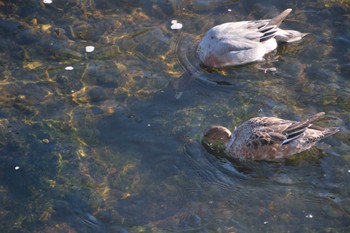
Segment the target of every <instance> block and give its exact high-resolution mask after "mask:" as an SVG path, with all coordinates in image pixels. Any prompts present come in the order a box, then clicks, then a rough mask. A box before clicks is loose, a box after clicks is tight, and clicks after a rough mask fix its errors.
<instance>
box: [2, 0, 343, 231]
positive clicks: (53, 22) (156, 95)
mask: <svg viewBox="0 0 350 233" xmlns="http://www.w3.org/2000/svg"><path fill="white" fill-rule="evenodd" d="M289 7H291V8H293V12H292V13H291V15H290V16H288V18H287V20H286V21H285V22H284V23H283V27H284V28H290V29H295V30H300V31H303V32H309V33H310V35H309V36H307V37H306V38H305V39H304V40H303V41H301V42H298V43H294V44H289V45H283V46H280V47H279V48H278V50H276V51H274V52H272V53H270V54H268V55H267V56H266V61H264V62H261V63H254V64H249V65H245V66H242V67H235V68H232V67H230V68H224V69H209V68H206V67H203V66H201V64H200V63H199V61H198V60H197V58H196V56H195V53H194V51H195V47H196V45H197V43H198V41H199V40H200V38H201V36H202V35H203V34H204V33H205V32H206V31H207V30H208V29H209V28H211V27H212V26H214V25H216V24H219V23H224V22H228V21H239V20H246V19H261V18H271V17H273V16H275V15H277V14H278V13H279V12H281V11H282V10H284V9H286V8H289ZM0 16H1V17H0V48H1V49H0V67H1V69H0V74H1V76H0V90H1V97H0V103H1V108H0V139H1V140H0V225H1V231H2V232H16V233H17V232H79V233H80V232H123V233H124V232H227V233H229V232H348V231H350V199H349V193H350V188H349V187H350V186H349V185H350V154H349V146H350V139H349V135H350V134H349V126H350V125H349V119H350V112H349V109H350V82H349V77H350V76H349V75H350V50H349V48H350V13H349V5H348V3H346V1H345V2H341V1H339V2H337V1H327V0H324V1H304V2H300V1H288V2H279V1H274V0H270V1H224V0H222V1H221V0H216V1H215V0H214V1H206V0H194V1H189V0H184V1H181V0H178V1H175V0H173V1H143V0H133V1H107V0H95V1H94V0H83V1H78V0H68V1H53V3H52V4H45V3H44V1H43V2H39V1H32V0H28V1H24V2H23V1H0ZM172 20H177V21H178V22H179V23H182V24H183V27H182V29H180V30H173V29H171V25H172V23H171V21H172ZM86 46H93V48H94V50H93V51H92V52H86ZM272 67H274V68H276V71H275V72H264V70H265V69H266V68H272ZM319 111H325V112H327V114H328V115H329V116H330V117H329V120H328V121H327V122H326V125H327V124H329V125H332V126H333V125H337V126H339V127H340V129H341V131H340V132H339V133H338V134H336V135H334V136H332V137H331V138H328V139H326V140H324V143H322V144H321V145H319V147H314V148H312V149H311V150H309V151H307V152H304V153H301V154H299V155H297V156H295V157H293V159H291V160H289V161H287V162H286V163H267V162H247V163H239V162H237V161H229V160H226V159H225V158H221V157H216V156H214V155H211V154H210V153H208V152H207V151H206V150H205V149H204V148H203V147H202V145H201V144H200V138H201V134H202V132H203V130H204V129H205V128H206V126H208V125H209V124H221V125H224V126H227V127H228V128H231V129H233V128H234V126H235V125H238V124H240V123H242V122H243V121H245V120H247V119H249V118H251V117H255V116H278V117H282V118H288V119H293V120H300V119H305V118H306V117H308V116H310V115H312V114H314V113H316V112H319Z"/></svg>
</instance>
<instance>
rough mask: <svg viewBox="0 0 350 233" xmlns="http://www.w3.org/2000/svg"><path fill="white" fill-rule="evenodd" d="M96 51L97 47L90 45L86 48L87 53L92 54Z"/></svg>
mask: <svg viewBox="0 0 350 233" xmlns="http://www.w3.org/2000/svg"><path fill="white" fill-rule="evenodd" d="M94 50H95V46H92V45H89V46H86V47H85V51H86V52H87V53H91V52H93V51H94Z"/></svg>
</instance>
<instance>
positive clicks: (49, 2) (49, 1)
mask: <svg viewBox="0 0 350 233" xmlns="http://www.w3.org/2000/svg"><path fill="white" fill-rule="evenodd" d="M52 2H53V1H52V0H43V3H44V4H51V3H52Z"/></svg>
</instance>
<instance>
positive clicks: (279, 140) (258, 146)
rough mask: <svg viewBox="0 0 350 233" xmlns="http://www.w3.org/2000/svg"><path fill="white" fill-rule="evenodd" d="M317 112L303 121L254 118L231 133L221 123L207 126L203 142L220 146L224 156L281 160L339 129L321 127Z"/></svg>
mask: <svg viewBox="0 0 350 233" xmlns="http://www.w3.org/2000/svg"><path fill="white" fill-rule="evenodd" d="M324 114H325V113H324V112H320V113H317V114H315V115H314V116H312V117H310V118H309V119H307V120H305V121H300V122H299V121H291V120H284V119H280V118H276V117H256V118H252V119H250V120H248V121H246V122H244V123H243V124H242V125H240V126H238V127H237V128H236V129H235V130H234V132H233V133H232V134H231V132H230V131H229V130H228V129H226V128H225V127H222V126H216V125H213V126H209V127H208V128H207V129H206V130H205V131H204V136H203V143H204V144H206V145H208V146H211V147H212V146H218V145H222V146H223V148H224V151H225V153H226V155H228V156H230V157H234V158H238V159H248V160H268V161H280V160H284V159H286V158H288V157H290V156H292V155H294V154H297V153H300V152H302V151H304V150H307V149H309V148H310V147H312V146H313V145H315V143H316V142H318V141H319V140H321V139H323V138H325V137H328V136H330V135H333V134H335V133H336V132H338V131H339V128H336V127H330V128H322V127H319V126H317V125H315V124H314V123H315V122H316V121H319V120H322V119H321V117H322V116H323V115H324Z"/></svg>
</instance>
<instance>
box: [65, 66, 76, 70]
mask: <svg viewBox="0 0 350 233" xmlns="http://www.w3.org/2000/svg"><path fill="white" fill-rule="evenodd" d="M64 69H65V70H74V67H73V66H66V67H65V68H64Z"/></svg>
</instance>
